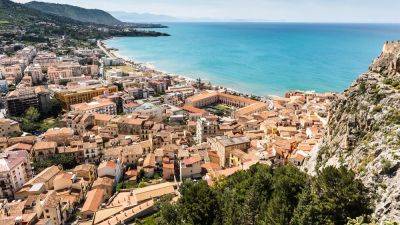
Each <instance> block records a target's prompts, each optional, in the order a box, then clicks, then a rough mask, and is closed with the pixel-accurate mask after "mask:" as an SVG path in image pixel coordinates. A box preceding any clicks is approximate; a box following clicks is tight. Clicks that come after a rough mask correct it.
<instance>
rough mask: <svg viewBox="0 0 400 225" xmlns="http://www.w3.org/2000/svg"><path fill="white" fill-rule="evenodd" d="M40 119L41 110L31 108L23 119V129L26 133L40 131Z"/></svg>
mask: <svg viewBox="0 0 400 225" xmlns="http://www.w3.org/2000/svg"><path fill="white" fill-rule="evenodd" d="M39 118H40V113H39V110H38V109H36V108H35V107H29V108H28V109H27V110H26V112H25V114H24V115H23V117H22V123H21V128H22V130H23V131H25V132H29V133H31V132H33V131H36V130H38V129H39V125H38V123H37V122H38V121H39Z"/></svg>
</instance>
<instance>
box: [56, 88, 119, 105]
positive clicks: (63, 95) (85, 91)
mask: <svg viewBox="0 0 400 225" xmlns="http://www.w3.org/2000/svg"><path fill="white" fill-rule="evenodd" d="M117 91H118V87H117V86H115V85H111V86H89V87H84V88H78V89H73V90H62V91H58V92H56V93H55V95H54V96H55V97H56V98H57V99H58V100H59V101H60V102H61V105H62V107H63V109H67V110H69V109H70V106H71V105H74V104H78V103H82V102H88V101H91V100H92V99H93V98H94V97H97V96H100V95H102V94H105V93H113V92H117Z"/></svg>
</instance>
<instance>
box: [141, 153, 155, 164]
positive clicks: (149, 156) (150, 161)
mask: <svg viewBox="0 0 400 225" xmlns="http://www.w3.org/2000/svg"><path fill="white" fill-rule="evenodd" d="M155 165H156V157H155V155H154V153H150V154H147V155H146V158H144V161H143V167H154V166H155Z"/></svg>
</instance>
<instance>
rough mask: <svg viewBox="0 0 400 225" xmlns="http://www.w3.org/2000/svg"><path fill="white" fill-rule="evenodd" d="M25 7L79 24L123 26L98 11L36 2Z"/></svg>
mask: <svg viewBox="0 0 400 225" xmlns="http://www.w3.org/2000/svg"><path fill="white" fill-rule="evenodd" d="M25 6H27V7H29V8H33V9H36V10H39V11H42V12H45V13H51V14H55V15H59V16H63V17H67V18H71V19H74V20H77V21H81V22H89V23H98V24H105V25H121V24H123V23H122V22H121V21H119V20H117V19H116V18H114V17H113V16H112V15H110V14H109V13H107V12H105V11H102V10H98V9H85V8H81V7H77V6H72V5H66V4H55V3H47V2H37V1H32V2H28V3H26V4H25Z"/></svg>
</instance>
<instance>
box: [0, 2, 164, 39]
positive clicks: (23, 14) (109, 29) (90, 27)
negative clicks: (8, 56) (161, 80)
mask: <svg viewBox="0 0 400 225" xmlns="http://www.w3.org/2000/svg"><path fill="white" fill-rule="evenodd" d="M0 34H1V35H0V41H10V42H17V41H18V42H25V41H27V42H30V43H31V42H47V43H48V42H50V40H61V39H62V40H64V41H68V43H70V44H71V46H74V45H76V44H83V43H86V42H87V41H89V42H91V43H93V40H96V39H97V40H98V39H105V38H110V37H121V36H162V35H167V34H164V33H160V32H155V31H148V30H137V29H136V28H135V27H134V26H131V25H128V26H125V25H123V26H109V25H102V24H95V23H87V22H81V21H77V20H73V19H71V18H67V17H62V16H58V15H55V14H49V13H45V12H42V11H39V10H36V9H33V8H29V7H27V6H25V5H23V4H19V3H15V2H12V1H10V0H0Z"/></svg>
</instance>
